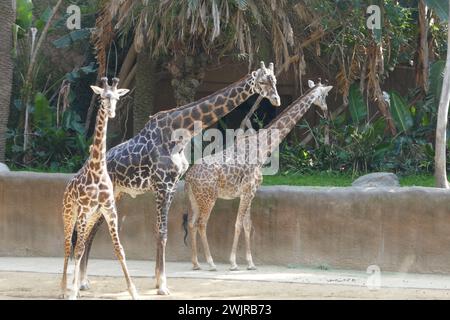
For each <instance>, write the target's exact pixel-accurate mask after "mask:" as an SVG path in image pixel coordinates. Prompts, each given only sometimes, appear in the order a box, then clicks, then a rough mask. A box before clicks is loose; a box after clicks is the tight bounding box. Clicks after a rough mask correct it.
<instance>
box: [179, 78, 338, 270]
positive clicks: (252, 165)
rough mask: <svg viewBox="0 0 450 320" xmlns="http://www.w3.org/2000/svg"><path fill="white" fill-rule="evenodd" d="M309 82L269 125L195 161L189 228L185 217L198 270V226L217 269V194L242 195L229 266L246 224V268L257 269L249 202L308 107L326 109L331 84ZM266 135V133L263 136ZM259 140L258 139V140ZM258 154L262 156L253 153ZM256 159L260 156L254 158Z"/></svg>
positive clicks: (189, 180)
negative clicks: (213, 228) (211, 239)
mask: <svg viewBox="0 0 450 320" xmlns="http://www.w3.org/2000/svg"><path fill="white" fill-rule="evenodd" d="M309 85H310V87H311V89H310V90H309V91H308V92H307V93H306V94H304V95H303V96H302V97H300V98H298V99H297V100H296V101H294V102H293V103H292V104H291V105H290V106H288V107H287V108H286V110H284V111H283V112H282V113H281V114H280V115H279V116H278V117H277V118H276V119H275V120H273V121H272V122H271V123H270V124H269V125H268V126H266V128H265V129H267V130H261V131H260V132H258V133H255V134H251V135H246V136H238V138H237V139H236V141H235V142H234V145H232V146H230V147H229V148H227V149H225V150H224V151H223V152H221V153H218V154H216V155H212V156H209V157H205V158H203V159H201V162H200V163H196V164H194V165H193V166H192V167H191V168H190V169H189V171H188V172H187V173H186V176H185V192H186V193H187V195H188V197H189V200H190V203H191V209H192V215H191V216H190V217H189V219H188V217H187V216H186V214H185V216H184V221H185V223H184V226H185V231H186V232H187V226H186V224H187V223H186V222H187V221H188V220H189V231H190V236H191V250H192V263H193V269H194V270H199V269H200V265H199V263H198V258H197V230H198V231H199V233H200V237H201V240H202V244H203V249H204V251H205V256H206V260H207V262H208V264H209V269H210V270H211V271H214V270H216V266H215V264H214V261H213V258H212V257H211V253H210V251H209V246H208V240H207V237H206V227H207V223H208V219H209V216H210V214H211V210H212V208H213V207H214V204H215V202H216V200H217V198H220V199H235V198H237V197H239V198H240V204H239V211H238V215H237V219H236V225H235V234H234V240H233V247H232V250H231V256H230V262H231V268H230V270H238V266H237V264H236V249H237V245H238V240H239V235H240V233H241V228H242V227H244V231H245V240H246V257H247V262H248V267H247V269H249V270H254V269H256V267H255V265H254V263H253V259H252V255H251V250H250V230H251V218H250V206H251V202H252V200H253V198H254V196H255V193H256V191H257V189H258V188H259V186H260V185H261V183H262V180H263V177H262V171H261V170H262V166H263V165H264V163H265V162H266V160H267V159H268V156H269V155H270V154H271V153H272V151H274V150H275V149H276V148H277V147H278V145H279V144H280V143H281V141H283V139H284V138H285V137H286V136H287V134H288V133H289V132H290V131H291V130H292V129H293V128H294V126H295V125H296V123H297V122H298V121H299V120H300V119H301V118H302V116H303V115H304V114H305V113H306V111H307V110H308V109H309V108H310V106H311V104H315V105H317V106H318V107H320V108H321V109H322V110H323V111H324V112H326V110H327V105H326V96H327V94H328V92H329V91H330V90H331V88H332V87H331V86H323V85H322V84H320V83H319V84H318V85H317V86H314V82H312V81H309ZM263 134H265V135H266V136H263ZM275 134H277V135H275ZM266 137H269V138H270V137H275V138H272V139H271V140H270V142H267V143H264V141H267V139H266ZM255 143H259V145H256V144H255ZM230 148H232V149H230ZM255 152H259V153H255ZM257 154H259V155H260V157H255V155H257ZM255 159H257V161H254V160H255ZM250 160H253V161H250Z"/></svg>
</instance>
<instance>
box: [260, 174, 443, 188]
mask: <svg viewBox="0 0 450 320" xmlns="http://www.w3.org/2000/svg"><path fill="white" fill-rule="evenodd" d="M356 178H357V177H352V176H351V175H349V174H347V173H339V172H315V173H312V174H289V175H285V174H279V175H274V176H264V181H263V185H266V186H273V185H288V186H308V187H350V186H351V185H352V182H353V181H354V180H355V179H356ZM399 180H400V185H401V186H402V187H412V186H421V187H434V186H435V180H434V176H433V175H430V174H417V175H416V174H409V175H406V176H399Z"/></svg>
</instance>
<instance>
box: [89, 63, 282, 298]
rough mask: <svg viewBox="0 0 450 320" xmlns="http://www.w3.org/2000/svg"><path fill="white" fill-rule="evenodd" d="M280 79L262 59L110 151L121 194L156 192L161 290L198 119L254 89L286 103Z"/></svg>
mask: <svg viewBox="0 0 450 320" xmlns="http://www.w3.org/2000/svg"><path fill="white" fill-rule="evenodd" d="M276 83H277V81H276V77H275V74H274V65H273V63H270V65H269V67H268V68H266V66H265V64H264V62H261V64H260V68H259V69H257V70H256V71H253V72H251V73H249V74H248V75H246V76H245V77H243V78H242V79H241V80H238V81H237V82H235V83H233V84H231V85H230V86H228V87H226V88H224V89H222V90H219V91H217V92H216V93H213V94H211V95H209V96H207V97H205V98H203V99H200V100H199V101H196V102H193V103H190V104H187V105H185V106H180V107H177V108H174V109H171V110H168V111H162V112H158V113H157V114H155V115H153V116H151V117H150V119H149V121H148V122H147V124H146V125H145V127H144V128H143V129H142V130H141V131H140V132H139V133H138V134H137V135H136V136H134V137H133V138H131V139H129V140H128V141H125V142H123V143H122V144H119V145H117V146H115V147H114V148H112V149H110V150H109V151H108V152H107V155H106V161H107V167H108V173H109V175H110V177H111V180H112V183H113V185H114V193H115V196H116V197H120V196H121V195H122V194H129V195H130V196H132V197H135V196H136V195H139V194H143V193H147V192H153V193H154V194H155V201H156V211H157V219H156V264H155V278H156V288H157V293H158V294H159V295H168V294H170V292H169V290H168V288H167V281H166V273H165V250H166V249H165V248H166V243H167V224H168V213H169V208H170V205H171V203H172V200H173V196H174V193H175V190H176V186H177V183H178V181H179V179H180V177H181V176H182V175H183V174H184V173H185V172H186V170H187V169H188V161H187V159H186V157H185V155H184V148H185V146H186V145H187V144H188V143H189V142H190V138H191V137H192V136H194V135H196V134H197V133H199V130H198V127H197V126H195V125H194V122H197V121H201V126H200V129H203V128H206V127H209V126H211V125H212V124H214V123H215V122H217V121H218V120H219V119H220V118H222V117H223V116H225V115H226V114H228V113H229V112H230V111H232V110H233V109H235V108H236V107H238V106H239V105H240V104H242V103H243V102H244V101H246V100H247V99H248V98H249V97H251V96H252V95H253V94H259V95H261V96H263V97H264V98H268V99H269V100H270V102H271V103H272V104H273V105H274V106H280V105H281V101H280V97H279V95H278V91H277V88H276ZM178 129H183V130H184V131H185V132H187V133H188V135H187V136H188V138H186V139H183V140H181V141H180V140H176V139H173V133H174V132H176V131H177V130H178ZM102 221H103V218H102V217H100V219H99V220H98V222H97V223H96V225H95V226H94V228H93V230H92V232H91V234H90V236H89V238H88V241H87V245H86V253H85V255H84V257H83V262H82V266H81V275H82V276H81V278H82V282H81V285H82V286H81V289H88V288H89V281H88V279H87V273H86V269H87V261H88V256H89V250H90V247H91V244H92V241H93V238H94V236H95V233H96V231H97V230H98V227H99V226H100V225H101V223H102Z"/></svg>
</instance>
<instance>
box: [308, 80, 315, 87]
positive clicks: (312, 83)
mask: <svg viewBox="0 0 450 320" xmlns="http://www.w3.org/2000/svg"><path fill="white" fill-rule="evenodd" d="M314 86H315V84H314V81H312V80H308V87H310V88H312V87H314Z"/></svg>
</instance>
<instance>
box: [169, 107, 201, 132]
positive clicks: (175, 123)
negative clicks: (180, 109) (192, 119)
mask: <svg viewBox="0 0 450 320" xmlns="http://www.w3.org/2000/svg"><path fill="white" fill-rule="evenodd" d="M194 110H195V109H194ZM194 110H193V111H194ZM182 121H183V117H182V116H181V114H180V115H178V116H176V117H175V118H174V119H173V120H172V128H175V129H176V128H180V127H181V123H182Z"/></svg>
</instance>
